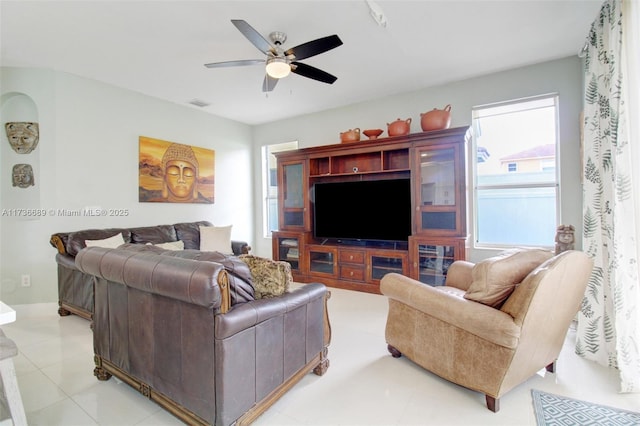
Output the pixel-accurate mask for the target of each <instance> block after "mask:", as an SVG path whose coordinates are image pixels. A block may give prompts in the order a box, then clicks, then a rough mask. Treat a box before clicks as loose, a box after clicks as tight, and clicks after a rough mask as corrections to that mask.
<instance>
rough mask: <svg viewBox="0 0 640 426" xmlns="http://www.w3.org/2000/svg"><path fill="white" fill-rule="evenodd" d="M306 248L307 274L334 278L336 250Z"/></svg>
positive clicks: (329, 248)
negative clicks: (307, 259)
mask: <svg viewBox="0 0 640 426" xmlns="http://www.w3.org/2000/svg"><path fill="white" fill-rule="evenodd" d="M307 247H308V251H307V252H308V256H309V273H310V274H313V275H325V276H332V277H333V276H335V275H336V268H337V261H336V252H337V251H336V249H335V248H331V247H313V246H307Z"/></svg>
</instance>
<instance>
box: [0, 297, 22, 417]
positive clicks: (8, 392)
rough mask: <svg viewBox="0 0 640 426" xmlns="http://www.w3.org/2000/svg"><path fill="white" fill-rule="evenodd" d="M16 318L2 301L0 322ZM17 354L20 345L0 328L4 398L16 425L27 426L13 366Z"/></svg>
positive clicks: (4, 322) (0, 363)
mask: <svg viewBox="0 0 640 426" xmlns="http://www.w3.org/2000/svg"><path fill="white" fill-rule="evenodd" d="M15 320H16V311H14V310H13V309H11V308H10V307H9V306H7V305H5V304H4V303H2V302H0V324H7V323H10V322H14V321H15ZM16 355H18V347H17V346H16V344H15V343H14V342H13V340H11V339H9V338H8V337H6V336H5V335H4V332H3V331H2V329H0V377H1V378H2V386H3V388H4V395H2V397H3V399H4V397H6V401H7V405H8V406H9V411H10V412H11V419H12V420H13V424H14V426H27V416H26V415H25V413H24V405H22V397H21V396H20V388H19V387H18V379H17V377H16V370H15V367H14V366H13V357H14V356H16Z"/></svg>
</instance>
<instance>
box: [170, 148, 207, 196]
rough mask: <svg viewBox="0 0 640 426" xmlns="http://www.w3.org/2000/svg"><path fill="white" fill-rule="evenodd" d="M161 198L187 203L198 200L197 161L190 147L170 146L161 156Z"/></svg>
mask: <svg viewBox="0 0 640 426" xmlns="http://www.w3.org/2000/svg"><path fill="white" fill-rule="evenodd" d="M162 170H163V172H164V183H163V185H162V198H164V199H166V200H167V201H169V202H172V203H187V202H191V201H194V200H196V199H197V198H198V159H197V158H196V155H195V154H194V153H193V150H192V149H191V147H189V146H187V145H181V144H177V143H174V144H171V145H169V148H167V150H166V151H165V152H164V155H163V156H162Z"/></svg>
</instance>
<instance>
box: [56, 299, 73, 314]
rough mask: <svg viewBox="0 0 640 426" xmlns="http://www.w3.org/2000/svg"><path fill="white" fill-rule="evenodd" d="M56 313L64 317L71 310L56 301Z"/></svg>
mask: <svg viewBox="0 0 640 426" xmlns="http://www.w3.org/2000/svg"><path fill="white" fill-rule="evenodd" d="M58 306H59V307H58V315H60V316H61V317H66V316H69V315H71V311H69V310H67V309H65V308H63V307H62V304H61V303H60V302H58Z"/></svg>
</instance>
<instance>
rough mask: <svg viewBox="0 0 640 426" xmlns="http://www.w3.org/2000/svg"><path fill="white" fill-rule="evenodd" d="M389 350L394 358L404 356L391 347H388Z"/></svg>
mask: <svg viewBox="0 0 640 426" xmlns="http://www.w3.org/2000/svg"><path fill="white" fill-rule="evenodd" d="M387 350H388V351H389V353H390V354H391V356H392V357H394V358H400V357H401V356H402V352H400V351H399V350H397V349H396V348H394V347H393V346H391V345H387Z"/></svg>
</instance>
